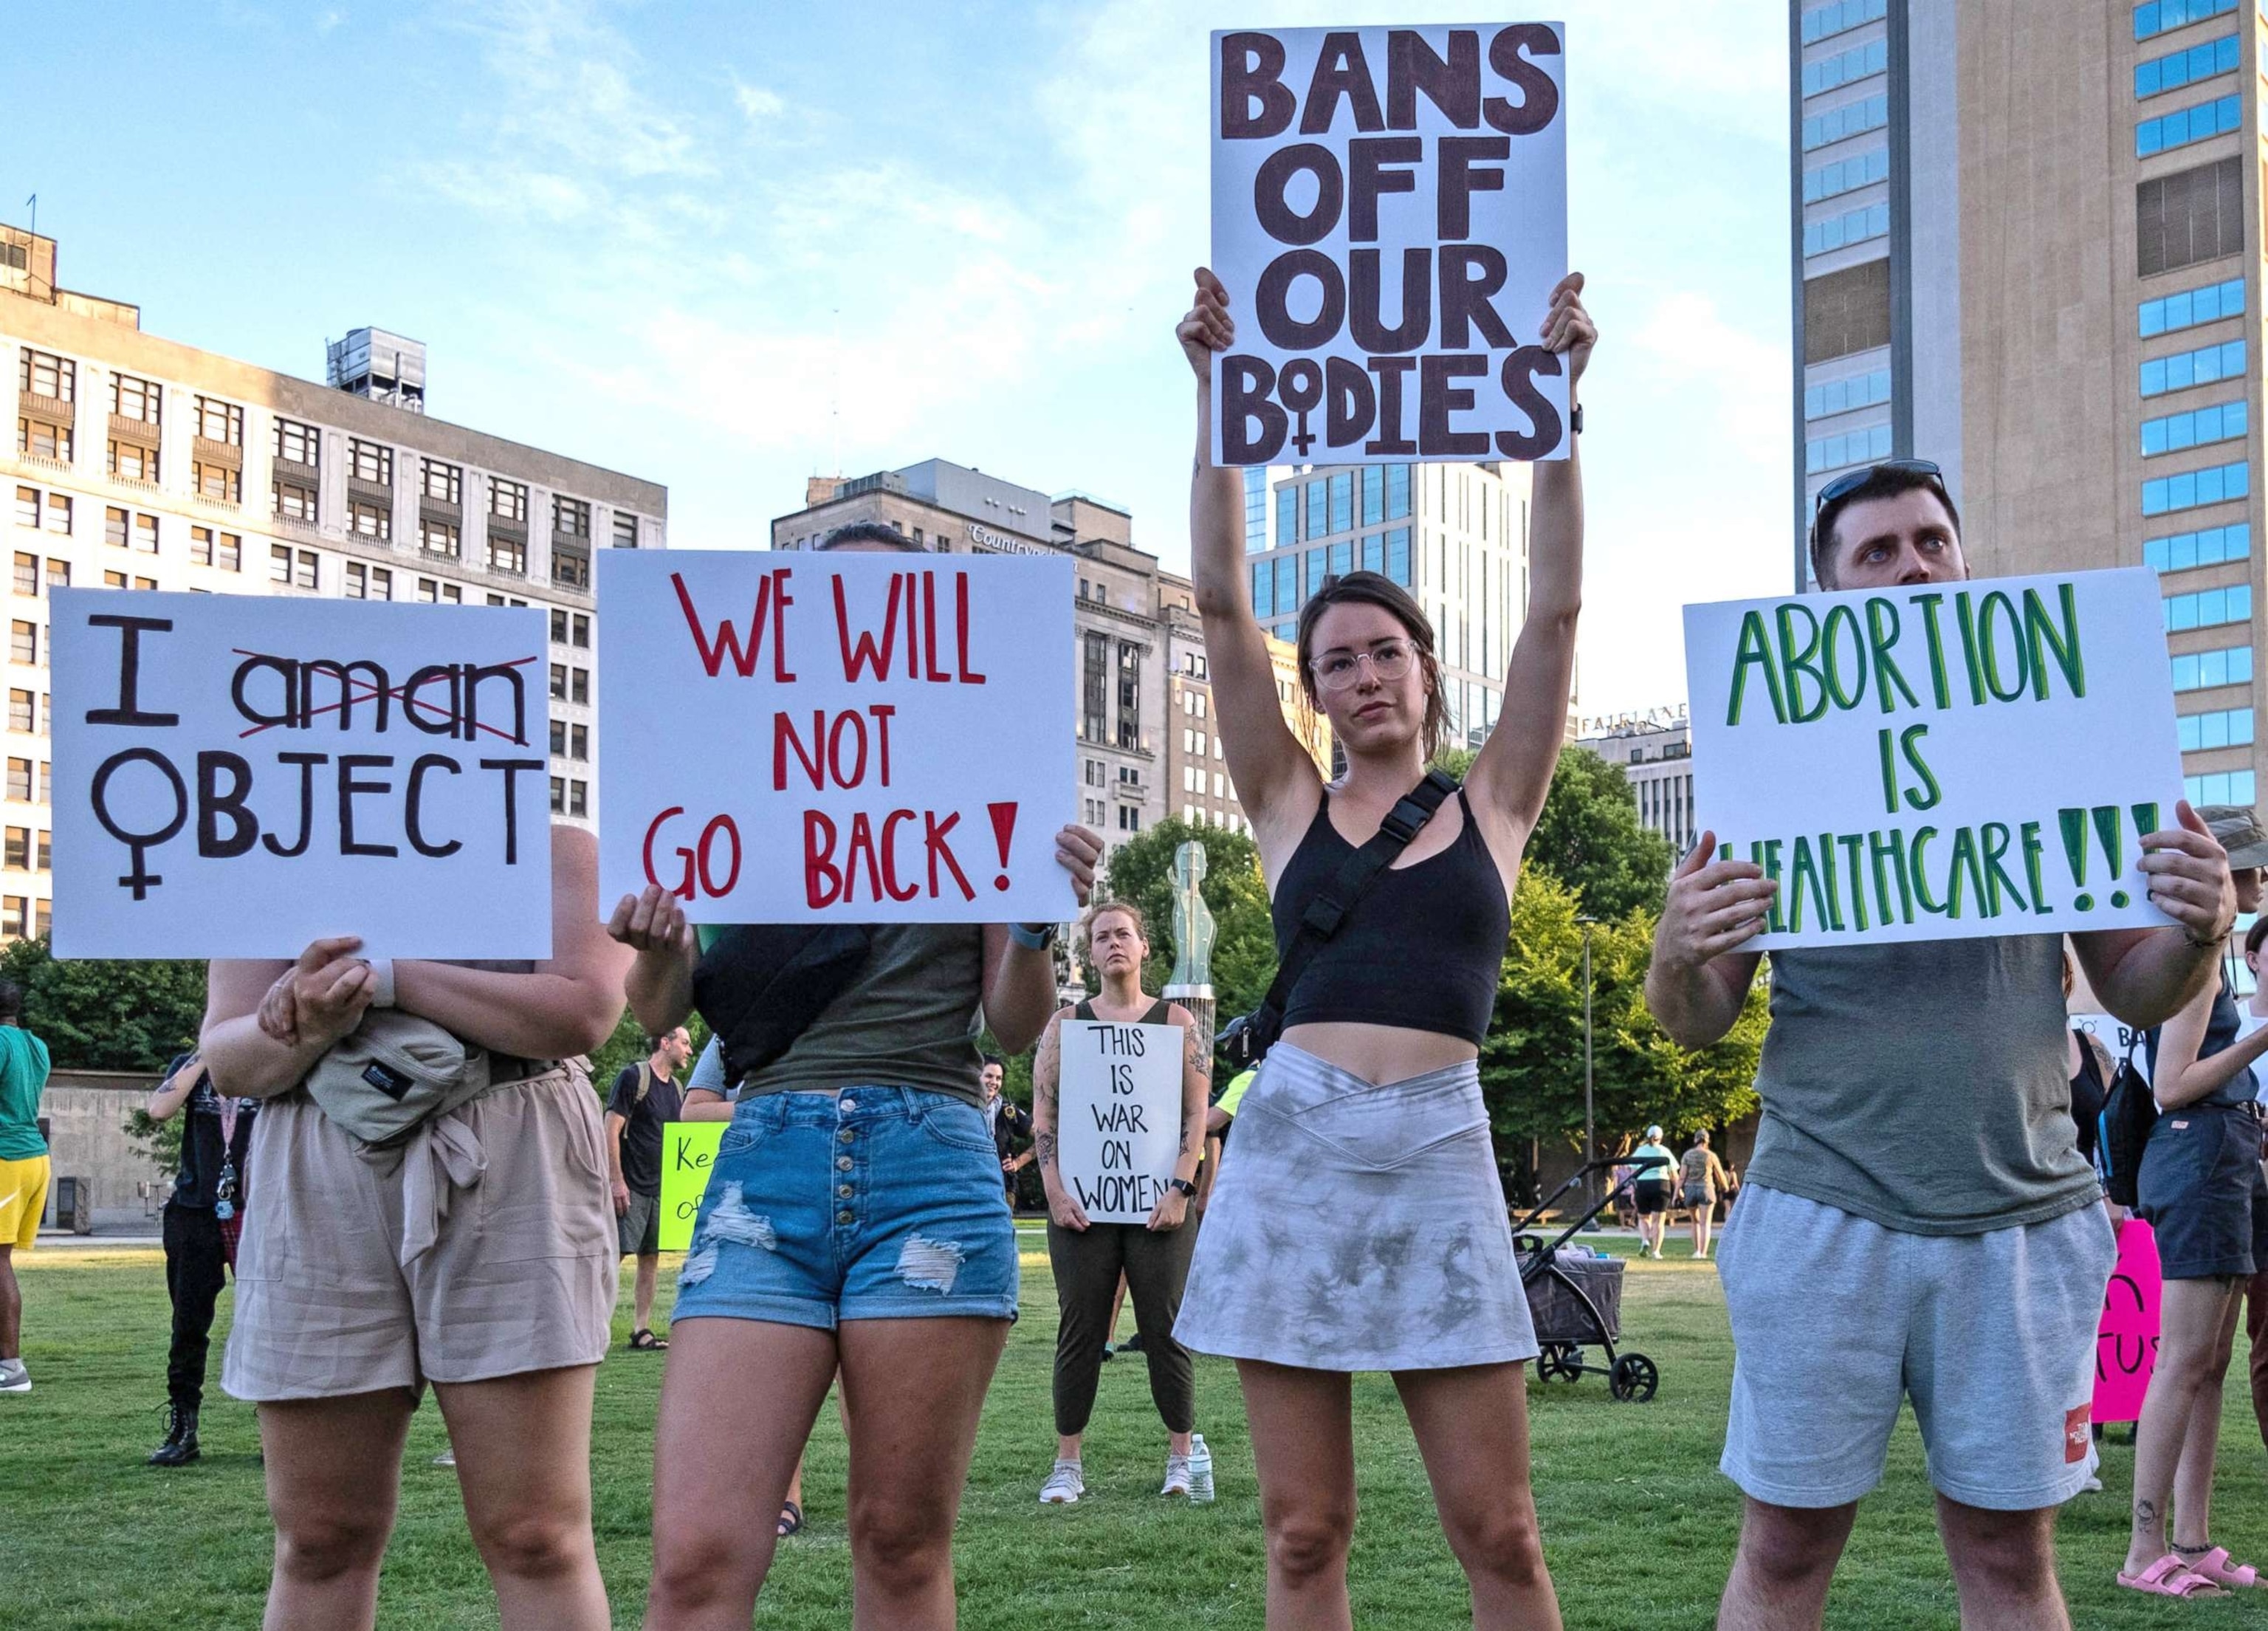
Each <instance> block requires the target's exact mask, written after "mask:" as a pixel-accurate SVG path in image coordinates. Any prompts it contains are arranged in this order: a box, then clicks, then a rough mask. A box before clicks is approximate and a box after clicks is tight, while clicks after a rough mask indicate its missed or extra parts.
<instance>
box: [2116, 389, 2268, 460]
mask: <svg viewBox="0 0 2268 1631" xmlns="http://www.w3.org/2000/svg"><path fill="white" fill-rule="evenodd" d="M2248 417H2249V416H2248V415H2247V413H2246V411H2245V405H2244V399H2243V398H2242V397H2241V396H2240V397H2238V398H2237V399H2236V400H2235V402H2215V403H2213V405H2212V406H2211V407H2208V408H2192V409H2191V410H2189V411H2188V412H2187V413H2174V414H2168V415H2167V416H2166V417H2163V418H2161V419H2145V420H2143V421H2142V456H2143V457H2144V458H2146V459H2154V458H2155V457H2157V456H2158V455H2159V454H2163V453H2180V452H2182V451H2183V450H2184V449H2186V448H2191V447H2203V446H2207V445H2208V444H2210V443H2213V442H2232V441H2235V439H2237V438H2238V437H2240V436H2242V435H2243V434H2244V429H2245V424H2246V422H2247V419H2248Z"/></svg>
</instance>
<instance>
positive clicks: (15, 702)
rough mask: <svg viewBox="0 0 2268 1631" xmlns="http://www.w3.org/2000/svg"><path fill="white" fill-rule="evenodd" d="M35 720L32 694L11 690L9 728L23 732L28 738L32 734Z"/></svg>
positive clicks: (9, 696)
mask: <svg viewBox="0 0 2268 1631" xmlns="http://www.w3.org/2000/svg"><path fill="white" fill-rule="evenodd" d="M32 725H33V704H32V693H31V692H29V691H24V690H11V691H10V692H9V693H8V728H9V729H10V730H11V731H22V732H23V733H24V734H26V735H27V736H28V735H29V734H31V733H32Z"/></svg>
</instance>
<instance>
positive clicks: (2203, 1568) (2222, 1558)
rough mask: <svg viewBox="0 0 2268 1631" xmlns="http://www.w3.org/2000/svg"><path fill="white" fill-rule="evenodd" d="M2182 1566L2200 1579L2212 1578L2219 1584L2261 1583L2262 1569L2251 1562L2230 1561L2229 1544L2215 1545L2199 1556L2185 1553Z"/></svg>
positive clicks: (2251, 1584) (2249, 1584)
mask: <svg viewBox="0 0 2268 1631" xmlns="http://www.w3.org/2000/svg"><path fill="white" fill-rule="evenodd" d="M2182 1567H2183V1568H2186V1569H2188V1570H2189V1571H2190V1573H2191V1574H2193V1575H2195V1576H2198V1578H2199V1579H2201V1580H2210V1581H2212V1582H2213V1584H2215V1585H2217V1586H2240V1587H2241V1586H2257V1585H2258V1584H2259V1583H2260V1571H2259V1570H2258V1569H2257V1568H2253V1567H2252V1565H2251V1564H2250V1563H2232V1562H2230V1561H2228V1547H2227V1546H2215V1547H2213V1550H2212V1551H2210V1552H2207V1553H2205V1554H2201V1555H2199V1556H2197V1557H2190V1556H2187V1555H2185V1554H2184V1555H2183V1557H2182Z"/></svg>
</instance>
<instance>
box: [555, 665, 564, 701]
mask: <svg viewBox="0 0 2268 1631" xmlns="http://www.w3.org/2000/svg"><path fill="white" fill-rule="evenodd" d="M551 695H552V696H553V697H554V698H556V700H558V701H560V702H564V701H566V700H567V665H566V664H565V663H563V662H555V663H553V664H552V665H551Z"/></svg>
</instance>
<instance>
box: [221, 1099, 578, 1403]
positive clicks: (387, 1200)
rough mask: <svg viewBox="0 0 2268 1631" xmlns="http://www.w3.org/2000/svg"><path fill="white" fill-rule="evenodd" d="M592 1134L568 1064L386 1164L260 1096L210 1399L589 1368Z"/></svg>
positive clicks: (318, 1115) (299, 1104)
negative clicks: (217, 1376)
mask: <svg viewBox="0 0 2268 1631" xmlns="http://www.w3.org/2000/svg"><path fill="white" fill-rule="evenodd" d="M604 1136H605V1135H604V1129H603V1127H602V1126H601V1124H600V1116H599V1101H598V1097H597V1096H596V1095H595V1094H593V1092H592V1091H591V1087H590V1082H589V1079H588V1078H587V1077H585V1075H584V1074H582V1072H581V1071H580V1070H579V1069H572V1070H571V1069H566V1068H563V1069H560V1070H557V1071H555V1072H553V1073H551V1074H549V1075H545V1076H539V1077H535V1078H533V1079H532V1080H529V1081H522V1082H515V1083H513V1084H512V1085H511V1086H509V1087H504V1088H499V1089H496V1090H495V1091H494V1092H491V1093H490V1094H487V1095H486V1096H482V1097H481V1098H478V1099H475V1100H474V1101H473V1102H472V1103H469V1104H467V1105H465V1106H463V1107H462V1108H461V1109H459V1110H455V1111H451V1112H449V1113H448V1114H447V1115H446V1116H440V1117H437V1118H434V1119H433V1120H432V1121H431V1122H428V1123H426V1124H425V1125H423V1126H422V1127H420V1128H419V1129H418V1130H417V1132H416V1133H415V1134H414V1135H413V1136H412V1137H411V1139H410V1140H409V1142H408V1143H407V1144H405V1145H403V1146H401V1148H393V1149H387V1150H371V1149H369V1148H366V1147H364V1146H362V1145H360V1144H359V1143H357V1140H355V1139H353V1138H352V1137H350V1135H348V1134H347V1133H344V1132H342V1130H341V1129H340V1128H339V1127H338V1126H337V1125H336V1124H335V1123H333V1122H332V1121H330V1120H329V1119H328V1118H326V1117H325V1116H324V1115H323V1113H322V1112H321V1111H320V1110H318V1109H316V1107H315V1104H314V1102H313V1100H311V1099H309V1098H308V1097H307V1096H306V1094H304V1093H302V1092H299V1091H297V1090H295V1091H293V1092H291V1093H290V1094H287V1095H285V1096H283V1097H281V1098H278V1099H276V1100H275V1101H273V1102H272V1103H269V1104H268V1105H267V1106H265V1107H264V1108H263V1109H262V1110H261V1113H260V1117H259V1119H258V1120H257V1121H255V1122H254V1124H253V1132H252V1151H251V1155H250V1160H249V1165H250V1167H251V1169H252V1170H253V1171H254V1173H255V1174H257V1178H256V1180H255V1182H254V1184H253V1185H252V1201H251V1205H250V1207H248V1209H247V1214H246V1217H245V1223H244V1237H243V1242H242V1244H241V1245H240V1246H239V1250H238V1258H237V1266H236V1317H235V1323H234V1325H233V1326H232V1329H231V1331H230V1332H229V1339H228V1354H227V1357H226V1359H225V1361H224V1362H223V1364H222V1366H221V1386H222V1387H223V1388H225V1389H226V1390H227V1391H228V1392H229V1393H231V1394H232V1395H233V1396H234V1397H236V1398H238V1399H253V1400H273V1399H333V1398H339V1397H343V1396H345V1395H348V1394H353V1393H369V1392H376V1391H380V1390H383V1389H388V1388H410V1389H413V1390H416V1389H419V1388H422V1387H423V1385H424V1384H425V1383H427V1382H429V1381H431V1382H441V1383H455V1382H482V1381H487V1380H490V1379H492V1378H494V1377H497V1376H518V1375H521V1374H524V1373H526V1372H528V1371H535V1370H551V1369H558V1368H560V1367H562V1366H567V1365H593V1364H596V1363H598V1362H599V1361H600V1359H601V1358H603V1357H604V1356H605V1354H606V1351H607V1343H608V1335H609V1330H610V1325H611V1322H612V1318H613V1311H614V1302H615V1213H614V1207H613V1204H612V1202H611V1199H610V1198H609V1196H608V1177H607V1159H606V1146H605V1144H604V1142H603V1140H604Z"/></svg>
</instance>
